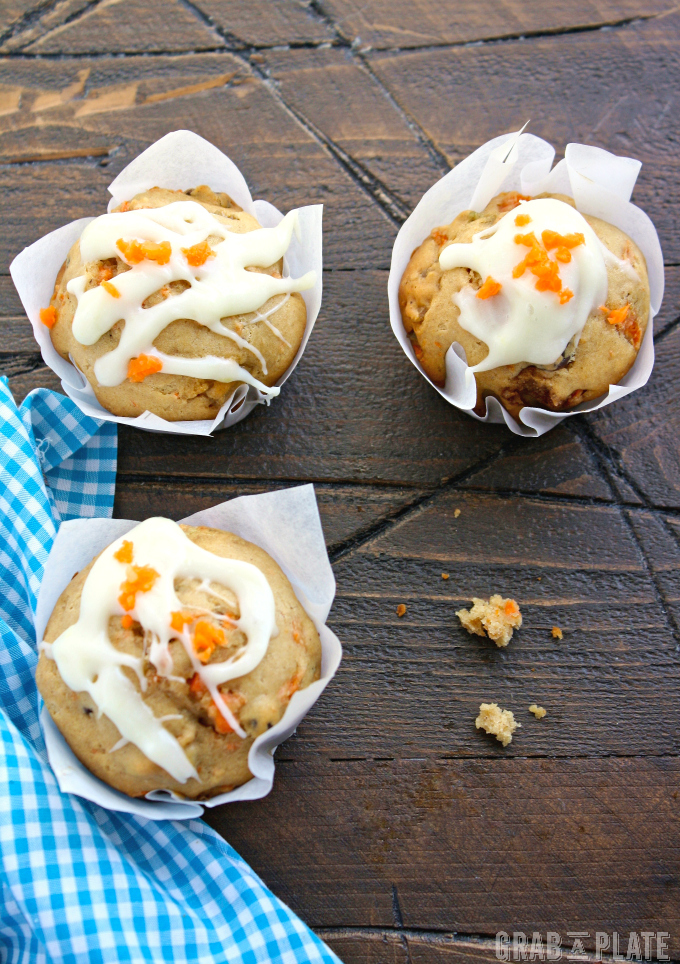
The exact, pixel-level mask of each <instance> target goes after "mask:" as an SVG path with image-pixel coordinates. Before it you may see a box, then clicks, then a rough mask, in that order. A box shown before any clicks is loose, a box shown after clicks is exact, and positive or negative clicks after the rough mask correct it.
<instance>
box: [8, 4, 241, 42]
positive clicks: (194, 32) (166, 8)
mask: <svg viewBox="0 0 680 964" xmlns="http://www.w3.org/2000/svg"><path fill="white" fill-rule="evenodd" d="M222 46H224V40H223V39H222V38H221V37H220V36H219V34H218V33H217V32H216V31H215V30H212V29H211V28H210V27H209V26H207V25H206V24H205V23H204V22H202V20H201V19H200V18H198V17H197V16H196V15H195V13H193V12H192V11H190V10H188V9H187V8H186V7H185V6H184V5H183V4H182V3H180V2H179V0H163V3H162V4H157V3H148V2H145V0H125V3H114V4H106V3H104V4H96V5H95V6H94V7H91V6H90V4H85V5H83V12H82V14H81V15H80V16H78V17H76V19H73V20H69V21H68V22H67V23H65V24H63V25H61V26H56V27H55V28H54V29H52V30H50V31H49V32H48V33H46V34H45V35H44V36H42V37H40V38H39V39H37V40H35V41H33V42H32V43H28V44H27V45H26V46H22V48H21V49H22V51H25V52H26V53H34V54H60V53H68V54H69V55H72V54H90V53H118V52H123V53H143V52H144V53H146V52H149V53H153V52H161V53H165V52H171V53H175V52H179V51H198V50H206V49H207V50H214V49H215V48H216V47H222Z"/></svg>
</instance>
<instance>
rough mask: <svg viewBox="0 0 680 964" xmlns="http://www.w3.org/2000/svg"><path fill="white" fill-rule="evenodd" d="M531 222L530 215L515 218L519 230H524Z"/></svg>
mask: <svg viewBox="0 0 680 964" xmlns="http://www.w3.org/2000/svg"><path fill="white" fill-rule="evenodd" d="M530 221H531V218H530V217H529V215H528V214H518V215H517V217H516V218H515V224H516V225H517V227H518V228H523V227H524V225H525V224H528V223H529V222H530Z"/></svg>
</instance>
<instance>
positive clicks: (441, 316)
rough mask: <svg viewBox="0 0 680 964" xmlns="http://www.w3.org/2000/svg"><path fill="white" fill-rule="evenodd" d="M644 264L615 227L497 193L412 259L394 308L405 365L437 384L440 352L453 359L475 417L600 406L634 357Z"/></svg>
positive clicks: (560, 206)
mask: <svg viewBox="0 0 680 964" xmlns="http://www.w3.org/2000/svg"><path fill="white" fill-rule="evenodd" d="M649 298H650V295H649V282H648V278H647V266H646V263H645V259H644V256H643V254H642V252H641V251H640V249H639V248H638V247H637V245H636V244H635V243H634V242H633V241H632V240H631V239H630V238H629V237H628V236H627V235H626V234H624V233H623V231H621V230H619V228H616V227H614V226H613V225H611V224H608V223H607V222H605V221H602V220H600V219H599V218H595V217H591V216H590V215H583V214H580V213H579V212H578V211H577V210H576V208H575V206H574V202H573V201H572V199H571V198H569V197H566V196H564V195H556V194H555V195H554V194H542V195H539V196H538V197H536V198H533V199H532V198H527V197H523V196H521V195H519V194H517V193H516V192H508V193H504V194H499V195H498V196H497V197H495V198H493V200H492V201H490V202H489V204H488V205H487V207H486V208H485V209H484V211H482V212H481V213H477V212H475V211H463V212H462V213H461V214H459V215H458V217H457V218H456V219H455V220H454V221H453V222H452V223H451V224H449V225H446V226H444V227H439V228H436V229H435V230H434V231H432V233H431V235H430V236H429V237H428V238H427V239H426V240H425V241H424V242H423V243H422V244H421V245H420V247H418V248H416V250H415V251H414V252H413V254H412V255H411V260H410V261H409V264H408V266H407V268H406V271H405V272H404V275H403V277H402V280H401V285H400V288H399V304H400V308H401V314H402V319H403V323H404V326H405V328H406V331H407V333H408V335H409V338H410V339H411V342H412V344H413V347H414V351H415V354H416V357H417V358H418V360H419V361H420V364H421V365H422V367H423V369H424V370H425V372H426V374H427V375H428V376H429V377H430V378H431V379H432V381H433V382H435V383H436V384H439V385H444V383H445V381H446V361H445V357H446V353H447V351H448V349H449V347H450V346H451V345H452V344H453V343H454V342H457V343H459V344H460V345H461V346H462V347H463V349H464V350H465V354H466V358H467V364H468V366H470V367H469V371H468V376H469V377H471V376H470V372H471V373H472V374H473V375H474V378H475V380H476V387H477V405H476V408H475V411H476V412H477V413H478V414H480V415H483V414H484V412H485V410H486V403H485V399H486V398H487V397H488V396H490V395H491V396H494V397H495V398H497V399H499V401H500V402H501V404H502V405H504V406H505V408H506V409H507V410H508V411H509V412H510V414H511V415H513V416H514V417H515V418H516V417H517V416H518V414H519V412H520V411H521V409H522V408H523V407H524V406H535V407H538V408H545V409H549V410H551V411H555V412H562V411H567V410H569V409H571V408H573V407H574V406H576V405H580V404H581V403H584V402H589V401H592V400H593V399H595V398H598V397H599V396H601V395H604V394H605V393H606V392H607V391H608V390H609V386H610V385H614V384H616V383H617V382H619V381H620V380H621V379H622V378H623V376H624V375H625V374H626V372H627V371H628V370H629V369H630V368H631V366H632V364H633V362H634V361H635V358H636V356H637V353H638V350H639V348H640V344H641V342H642V337H643V335H644V333H645V329H646V327H647V323H648V320H649Z"/></svg>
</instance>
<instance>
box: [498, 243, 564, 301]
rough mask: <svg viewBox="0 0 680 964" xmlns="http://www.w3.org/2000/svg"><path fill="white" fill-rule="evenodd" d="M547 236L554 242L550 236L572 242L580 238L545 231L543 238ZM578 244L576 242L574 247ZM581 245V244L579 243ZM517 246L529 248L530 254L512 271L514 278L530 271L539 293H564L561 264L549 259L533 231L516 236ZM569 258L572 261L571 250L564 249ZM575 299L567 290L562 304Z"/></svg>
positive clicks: (561, 298)
mask: <svg viewBox="0 0 680 964" xmlns="http://www.w3.org/2000/svg"><path fill="white" fill-rule="evenodd" d="M546 234H548V235H549V240H553V238H552V237H550V236H553V235H554V236H556V237H559V238H562V237H564V238H566V239H568V240H569V241H570V243H571V241H572V240H573V239H574V238H577V237H579V235H564V236H563V235H558V234H557V233H556V232H555V231H552V232H547V231H544V232H543V234H542V237H543V238H545V236H546ZM576 243H577V242H574V245H575V244H576ZM578 243H580V242H578ZM515 244H521V245H522V246H523V247H526V248H529V249H530V250H529V253H528V254H527V255H526V256H525V257H524V258H523V259H522V260H521V261H520V262H519V264H517V265H515V267H514V268H513V269H512V276H513V278H521V277H522V275H523V274H524V272H525V271H526V270H527V269H528V270H529V271H531V273H532V274H533V275H534V276H535V277H536V279H537V280H536V290H537V291H554V292H555V293H556V294H560V292H562V279H561V278H560V273H559V264H558V263H557V261H552V260H551V259H550V258H549V257H548V252H547V251H546V249H545V247H543V246H541V244H539V241H538V239H537V237H536V235H535V234H534V232H533V231H531V232H530V233H529V234H516V235H515ZM564 251H566V253H567V255H568V258H569V259H571V255H570V254H569V250H568V249H567V248H566V247H564ZM570 298H573V292H571V291H569V289H568V288H567V289H565V290H564V292H562V293H561V294H560V304H565V303H566V302H567V301H569V299H570Z"/></svg>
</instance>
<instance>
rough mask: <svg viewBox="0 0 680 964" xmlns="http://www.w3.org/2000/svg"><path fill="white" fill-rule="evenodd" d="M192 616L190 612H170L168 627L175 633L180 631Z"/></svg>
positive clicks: (191, 619) (192, 618)
mask: <svg viewBox="0 0 680 964" xmlns="http://www.w3.org/2000/svg"><path fill="white" fill-rule="evenodd" d="M193 620H194V617H193V616H192V615H191V613H170V627H171V629H174V630H175V632H176V633H181V632H182V630H183V629H184V624H185V623H191V622H193Z"/></svg>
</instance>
